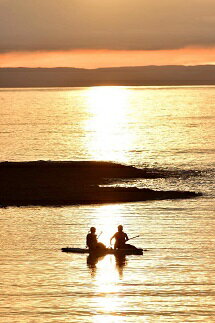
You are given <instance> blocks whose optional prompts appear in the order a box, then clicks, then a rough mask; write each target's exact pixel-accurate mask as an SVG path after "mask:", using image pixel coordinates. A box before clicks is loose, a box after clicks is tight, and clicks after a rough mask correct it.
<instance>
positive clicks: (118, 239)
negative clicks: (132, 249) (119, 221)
mask: <svg viewBox="0 0 215 323" xmlns="http://www.w3.org/2000/svg"><path fill="white" fill-rule="evenodd" d="M113 239H115V243H114V249H125V248H126V246H125V244H126V242H127V241H128V240H129V239H128V235H127V233H125V232H123V226H122V225H119V226H118V232H116V233H115V234H114V235H113V236H112V237H111V238H110V243H111V241H112V240H113Z"/></svg>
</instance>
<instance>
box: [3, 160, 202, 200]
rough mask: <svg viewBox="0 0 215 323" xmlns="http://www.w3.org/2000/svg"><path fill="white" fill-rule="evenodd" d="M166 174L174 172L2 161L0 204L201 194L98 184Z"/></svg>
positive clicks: (80, 163)
mask: <svg viewBox="0 0 215 323" xmlns="http://www.w3.org/2000/svg"><path fill="white" fill-rule="evenodd" d="M168 176H177V174H176V173H174V172H167V171H159V170H150V169H138V168H135V167H132V166H126V165H121V164H116V163H111V162H97V161H69V162H66V161H65V162H61V161H59V162H55V161H35V162H2V163H0V183H1V185H0V204H1V205H2V206H9V205H17V206H18V205H20V206H21V205H66V204H83V203H114V202H131V201H145V200H155V199H180V198H192V197H196V196H199V195H201V194H200V193H196V192H189V191H155V190H151V189H146V188H142V189H138V188H136V187H132V188H130V187H113V186H111V187H110V186H109V187H106V186H102V187H101V186H99V185H103V184H105V183H107V181H108V182H109V183H111V182H113V181H114V180H117V179H126V178H159V177H168Z"/></svg>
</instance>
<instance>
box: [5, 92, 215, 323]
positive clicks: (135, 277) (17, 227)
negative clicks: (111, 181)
mask: <svg viewBox="0 0 215 323" xmlns="http://www.w3.org/2000/svg"><path fill="white" fill-rule="evenodd" d="M214 102H215V87H92V88H66V89H58V88H57V89H12V90H11V89H0V147H1V150H0V161H27V160H109V161H116V162H119V163H123V164H127V165H134V166H136V167H140V168H141V167H148V168H152V169H164V170H175V171H177V172H178V174H180V178H171V177H169V178H167V179H156V180H143V179H141V180H137V179H136V180H133V181H132V180H129V181H126V182H123V183H122V182H119V183H116V185H127V186H137V187H150V188H154V189H183V190H195V191H200V192H203V194H204V195H203V196H202V197H200V198H196V199H189V200H175V201H174V200H166V201H148V202H139V203H121V204H107V205H84V206H83V205H79V206H66V207H57V208H51V207H21V208H16V207H10V208H6V209H5V208H1V209H0V277H1V279H0V322H24V323H25V322H37V323H47V322H86V323H88V322H95V323H106V322H108V323H109V322H117V323H122V322H215V251H214V247H215V227H214V220H215V212H214V211H215V203H214V195H215V193H214V188H215V184H214V183H215V172H214V166H215V144H214V142H215V116H214ZM68 185H69V183H68ZM118 224H123V225H124V229H125V231H126V232H127V233H128V235H129V236H130V237H132V236H136V235H139V237H138V238H136V239H134V240H133V242H132V243H134V244H135V245H136V246H138V247H142V248H144V249H147V251H146V252H145V253H144V255H143V256H127V257H126V258H125V259H118V258H115V257H114V256H113V255H109V256H105V257H104V258H99V259H97V260H95V259H90V258H88V257H87V256H86V255H83V254H66V253H62V252H61V247H65V246H77V247H85V236H86V234H87V232H88V230H89V227H90V226H92V225H93V226H96V228H97V232H98V233H100V232H102V234H101V236H100V241H102V242H104V243H106V244H107V245H109V238H110V236H111V235H112V234H113V233H114V232H115V231H116V227H117V225H118Z"/></svg>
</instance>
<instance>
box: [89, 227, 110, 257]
mask: <svg viewBox="0 0 215 323" xmlns="http://www.w3.org/2000/svg"><path fill="white" fill-rule="evenodd" d="M86 245H87V247H88V248H89V249H90V251H102V250H104V249H106V247H105V245H104V244H103V243H101V242H98V238H97V234H96V228H95V227H91V228H90V233H88V235H87V237H86Z"/></svg>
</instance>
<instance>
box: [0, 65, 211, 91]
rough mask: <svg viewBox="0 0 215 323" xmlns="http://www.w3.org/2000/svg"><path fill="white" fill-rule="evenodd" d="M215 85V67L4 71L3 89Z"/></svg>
mask: <svg viewBox="0 0 215 323" xmlns="http://www.w3.org/2000/svg"><path fill="white" fill-rule="evenodd" d="M96 85H131V86H132V85H215V65H196V66H182V65H165V66H153V65H152V66H137V67H113V68H98V69H83V68H69V67H68V68H67V67H56V68H24V67H20V68H0V87H1V88H13V87H74V86H78V87H79V86H96Z"/></svg>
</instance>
